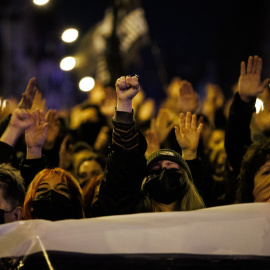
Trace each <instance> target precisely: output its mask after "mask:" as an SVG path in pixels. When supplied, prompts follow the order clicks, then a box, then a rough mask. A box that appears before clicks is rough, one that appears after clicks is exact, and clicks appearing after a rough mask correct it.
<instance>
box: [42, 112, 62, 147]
mask: <svg viewBox="0 0 270 270" xmlns="http://www.w3.org/2000/svg"><path fill="white" fill-rule="evenodd" d="M45 119H46V121H47V123H48V131H47V137H46V140H45V143H44V149H47V150H49V149H52V148H53V146H54V143H55V140H56V138H57V136H58V134H59V131H60V122H59V118H58V112H57V110H54V109H50V110H48V112H47V113H46V115H45Z"/></svg>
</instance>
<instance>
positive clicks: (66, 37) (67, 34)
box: [62, 28, 79, 43]
mask: <svg viewBox="0 0 270 270" xmlns="http://www.w3.org/2000/svg"><path fill="white" fill-rule="evenodd" d="M78 35H79V32H78V30H76V29H74V28H69V29H67V30H65V31H64V32H63V34H62V40H63V41H64V42H68V43H70V42H74V41H75V40H76V39H77V38H78Z"/></svg>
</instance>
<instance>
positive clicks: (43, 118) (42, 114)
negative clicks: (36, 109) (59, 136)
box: [40, 111, 48, 125]
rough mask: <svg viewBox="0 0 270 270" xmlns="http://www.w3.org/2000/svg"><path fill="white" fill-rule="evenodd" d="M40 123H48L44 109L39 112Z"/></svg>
mask: <svg viewBox="0 0 270 270" xmlns="http://www.w3.org/2000/svg"><path fill="white" fill-rule="evenodd" d="M40 123H41V125H44V124H45V123H47V124H48V122H47V121H46V118H45V112H44V111H41V112H40Z"/></svg>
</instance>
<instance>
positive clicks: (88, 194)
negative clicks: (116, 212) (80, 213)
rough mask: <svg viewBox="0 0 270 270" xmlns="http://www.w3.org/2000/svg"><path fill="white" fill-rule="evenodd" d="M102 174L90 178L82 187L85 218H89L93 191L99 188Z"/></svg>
mask: <svg viewBox="0 0 270 270" xmlns="http://www.w3.org/2000/svg"><path fill="white" fill-rule="evenodd" d="M102 177H103V174H100V175H97V176H94V177H92V178H91V179H90V180H89V181H88V183H87V184H86V185H85V186H84V187H83V195H84V212H85V215H86V217H91V216H92V214H91V208H92V205H93V200H94V196H95V189H96V188H97V187H98V186H100V184H101V181H102Z"/></svg>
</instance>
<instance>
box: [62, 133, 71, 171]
mask: <svg viewBox="0 0 270 270" xmlns="http://www.w3.org/2000/svg"><path fill="white" fill-rule="evenodd" d="M69 140H70V136H69V135H66V136H65V138H64V139H63V141H62V143H61V147H60V150H59V167H60V168H62V169H64V170H69V169H70V167H71V164H72V147H73V146H72V145H71V144H70V143H69Z"/></svg>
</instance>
